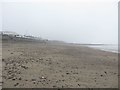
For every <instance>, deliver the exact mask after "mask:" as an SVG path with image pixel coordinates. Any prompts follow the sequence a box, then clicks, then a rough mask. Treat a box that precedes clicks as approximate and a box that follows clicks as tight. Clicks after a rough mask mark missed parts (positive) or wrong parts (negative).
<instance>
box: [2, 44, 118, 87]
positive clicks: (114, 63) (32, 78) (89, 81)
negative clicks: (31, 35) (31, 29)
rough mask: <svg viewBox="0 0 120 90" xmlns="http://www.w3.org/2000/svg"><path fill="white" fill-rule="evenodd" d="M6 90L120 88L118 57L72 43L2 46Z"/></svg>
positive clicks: (3, 78)
mask: <svg viewBox="0 0 120 90" xmlns="http://www.w3.org/2000/svg"><path fill="white" fill-rule="evenodd" d="M2 70H3V72H2V80H3V82H2V84H3V85H2V87H3V88H117V87H118V54H117V53H112V52H107V51H102V50H97V49H92V48H89V47H85V46H80V45H73V44H57V43H49V42H48V43H38V42H3V43H2Z"/></svg>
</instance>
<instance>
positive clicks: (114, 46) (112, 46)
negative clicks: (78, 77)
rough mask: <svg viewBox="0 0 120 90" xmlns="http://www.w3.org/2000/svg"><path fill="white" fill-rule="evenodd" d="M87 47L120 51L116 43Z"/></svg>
mask: <svg viewBox="0 0 120 90" xmlns="http://www.w3.org/2000/svg"><path fill="white" fill-rule="evenodd" d="M88 47H91V48H95V49H100V50H103V51H108V52H114V53H120V51H119V49H118V45H117V44H104V45H88Z"/></svg>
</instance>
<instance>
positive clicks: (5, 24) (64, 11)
mask: <svg viewBox="0 0 120 90" xmlns="http://www.w3.org/2000/svg"><path fill="white" fill-rule="evenodd" d="M8 1H9V2H8ZM10 1H11V2H10ZM18 1H19V2H18ZM117 2H118V0H39V1H38V0H4V1H3V2H2V12H0V14H1V15H2V23H1V25H2V30H5V31H15V32H17V33H20V34H27V35H34V36H41V37H42V38H46V39H51V40H62V41H66V42H76V43H110V44H113V43H117V41H118V6H117V4H118V3H117ZM0 20H1V19H0ZM0 28H1V26H0Z"/></svg>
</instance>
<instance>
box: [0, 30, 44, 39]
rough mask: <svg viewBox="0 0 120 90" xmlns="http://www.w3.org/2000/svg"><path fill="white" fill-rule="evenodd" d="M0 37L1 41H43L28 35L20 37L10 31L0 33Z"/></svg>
mask: <svg viewBox="0 0 120 90" xmlns="http://www.w3.org/2000/svg"><path fill="white" fill-rule="evenodd" d="M0 35H1V36H2V39H3V40H8V39H14V40H23V39H24V40H43V39H42V38H41V37H35V36H30V35H20V34H18V33H16V32H12V31H0Z"/></svg>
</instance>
